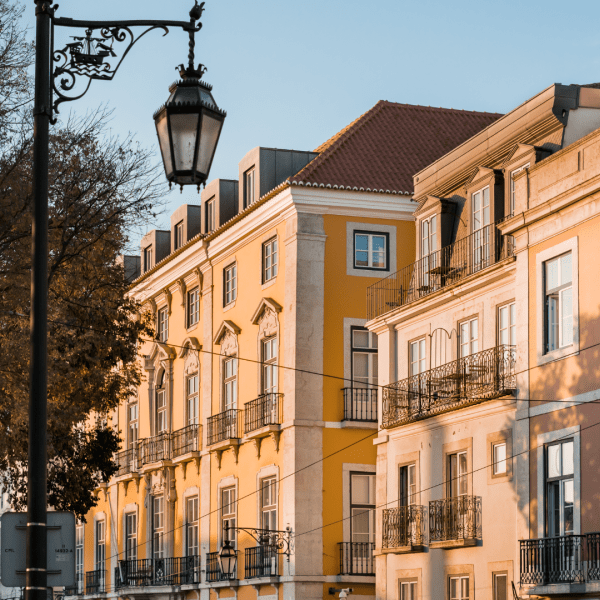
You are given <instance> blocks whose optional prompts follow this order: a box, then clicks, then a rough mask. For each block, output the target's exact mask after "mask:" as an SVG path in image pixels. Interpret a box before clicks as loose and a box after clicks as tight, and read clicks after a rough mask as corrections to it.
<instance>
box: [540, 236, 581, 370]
mask: <svg viewBox="0 0 600 600" xmlns="http://www.w3.org/2000/svg"><path fill="white" fill-rule="evenodd" d="M569 251H570V252H571V256H572V259H573V260H572V263H571V264H572V267H571V268H572V276H573V280H572V286H573V287H572V289H573V343H572V344H571V345H569V346H565V347H564V348H558V349H557V350H552V351H551V352H548V353H544V316H545V310H544V302H545V296H544V263H545V262H546V261H548V260H551V259H552V258H554V257H556V256H560V255H561V254H565V253H566V252H569ZM535 275H536V297H535V300H536V302H535V304H536V309H537V310H536V312H537V319H536V320H537V323H536V333H537V335H536V342H537V345H536V364H537V365H544V364H546V363H549V362H552V361H555V360H558V359H561V358H565V357H566V356H569V355H572V354H578V353H579V249H578V237H577V236H575V237H572V238H571V239H568V240H565V241H564V242H561V243H560V244H556V246H552V248H548V249H547V250H543V251H542V252H539V253H538V254H536V257H535Z"/></svg>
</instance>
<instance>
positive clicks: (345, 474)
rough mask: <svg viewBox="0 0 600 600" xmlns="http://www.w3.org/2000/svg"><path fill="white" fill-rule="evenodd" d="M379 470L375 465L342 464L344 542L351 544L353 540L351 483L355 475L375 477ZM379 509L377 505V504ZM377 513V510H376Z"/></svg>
mask: <svg viewBox="0 0 600 600" xmlns="http://www.w3.org/2000/svg"><path fill="white" fill-rule="evenodd" d="M376 471H377V469H376V466H375V465H368V464H360V463H343V464H342V518H343V519H344V522H343V525H342V538H343V541H344V542H350V541H352V539H351V531H352V528H351V525H350V519H351V513H350V502H351V500H352V499H351V498H350V481H351V476H352V474H353V473H365V474H368V475H375V476H377V473H376ZM375 496H377V478H376V479H375ZM375 506H376V507H377V503H375ZM375 510H376V513H377V508H376V509H375ZM376 516H377V514H376Z"/></svg>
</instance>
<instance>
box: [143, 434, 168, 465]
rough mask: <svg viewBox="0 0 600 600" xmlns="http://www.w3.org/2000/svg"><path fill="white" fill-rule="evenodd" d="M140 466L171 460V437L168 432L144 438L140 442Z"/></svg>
mask: <svg viewBox="0 0 600 600" xmlns="http://www.w3.org/2000/svg"><path fill="white" fill-rule="evenodd" d="M138 447H139V457H140V464H142V465H147V464H150V463H155V462H159V461H161V460H168V459H170V458H171V435H170V434H169V433H167V432H166V431H165V432H163V433H159V434H158V435H155V436H153V437H149V438H144V439H143V440H140V442H139V446H138Z"/></svg>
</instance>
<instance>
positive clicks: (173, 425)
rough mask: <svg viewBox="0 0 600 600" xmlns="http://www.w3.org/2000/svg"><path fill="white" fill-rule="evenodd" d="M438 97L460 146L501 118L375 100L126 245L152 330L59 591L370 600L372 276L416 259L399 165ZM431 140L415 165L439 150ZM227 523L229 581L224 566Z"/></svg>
mask: <svg viewBox="0 0 600 600" xmlns="http://www.w3.org/2000/svg"><path fill="white" fill-rule="evenodd" d="M431 111H434V112H435V118H436V119H438V120H439V119H442V120H443V119H445V118H451V119H453V120H454V121H456V120H457V119H458V121H460V122H462V121H464V123H463V126H462V127H461V128H455V132H454V134H453V135H454V138H455V139H454V143H455V144H458V143H460V142H461V141H462V140H463V139H466V138H467V137H469V135H472V133H474V131H477V130H479V129H481V127H482V126H483V125H484V124H486V123H485V121H486V120H487V121H488V122H489V121H490V120H493V119H495V118H496V117H495V116H487V117H483V116H481V115H482V114H481V113H465V115H466V116H465V117H464V118H463V117H461V116H459V117H456V114H455V113H457V112H458V111H444V110H443V109H425V108H423V107H407V106H406V105H395V104H392V103H378V104H377V105H376V106H375V107H374V108H373V109H371V111H369V112H367V113H365V115H363V116H362V117H360V119H358V120H357V121H355V122H354V123H353V124H352V125H350V126H349V127H348V128H346V129H345V130H343V131H342V132H340V134H338V135H336V136H334V138H332V139H331V140H329V141H328V142H327V143H325V144H324V145H323V146H321V147H320V148H318V149H317V150H316V151H315V152H296V151H288V150H275V149H268V148H256V149H254V150H252V151H251V152H249V153H248V154H247V155H246V156H245V157H244V158H243V159H242V161H241V162H240V165H239V171H240V173H239V179H237V180H215V181H213V182H211V183H210V184H208V185H207V187H206V188H205V190H204V191H203V193H202V197H201V205H200V206H189V205H186V206H182V207H180V208H179V209H178V210H177V211H176V212H175V213H174V214H173V215H172V218H171V228H170V231H156V230H155V231H152V232H150V233H149V234H147V235H146V236H145V237H144V239H143V240H142V244H141V256H140V257H139V258H138V257H126V258H125V270H126V272H127V273H129V274H130V276H132V278H133V279H134V281H133V283H132V285H131V288H130V293H131V295H132V296H134V297H135V298H136V299H137V300H139V301H140V302H142V303H143V304H144V306H145V307H146V308H147V309H148V310H150V311H151V312H152V313H153V314H154V315H156V334H157V339H156V340H148V341H146V342H144V344H143V345H142V346H141V347H140V361H141V364H142V366H143V369H144V372H145V381H144V383H143V384H142V385H141V387H140V389H139V390H138V393H137V395H136V396H135V397H132V398H131V399H130V401H129V402H128V403H127V404H124V405H122V406H120V407H119V409H118V410H117V411H115V413H114V414H113V415H112V417H111V418H112V423H113V425H114V426H115V427H117V428H118V429H119V431H120V432H121V437H122V440H123V446H122V451H121V452H120V453H119V454H118V456H117V462H118V465H119V471H118V473H117V475H116V476H115V477H113V478H112V479H111V480H110V481H109V482H107V483H106V484H104V485H103V486H102V488H101V489H100V490H98V505H97V507H96V508H95V509H94V510H93V511H91V513H90V514H89V515H88V518H87V522H86V523H85V525H80V526H79V527H78V531H77V546H78V554H77V556H78V572H79V574H80V575H79V576H80V581H79V584H78V588H76V589H72V590H67V593H68V594H79V595H85V596H89V597H110V598H120V597H123V598H125V597H127V598H134V597H142V596H143V597H148V596H153V597H154V596H156V597H165V598H166V597H169V598H175V597H176V598H189V599H190V600H191V599H192V598H193V599H197V598H199V597H201V598H202V599H204V600H208V599H209V598H211V599H216V598H229V597H232V598H233V597H235V598H239V599H240V600H246V599H248V600H250V599H255V598H257V597H261V598H262V597H264V598H269V599H275V598H281V599H283V598H286V599H287V598H290V599H292V598H303V599H304V598H307V599H308V598H315V599H316V598H324V597H329V593H330V592H329V590H330V588H332V587H333V588H336V589H341V588H352V589H353V590H354V592H353V593H354V595H357V596H361V597H363V598H364V600H370V599H372V598H374V595H375V571H374V560H373V549H374V546H375V522H374V518H373V515H374V514H375V512H374V509H375V472H376V464H375V463H376V448H375V447H374V446H373V438H374V437H375V436H376V435H377V418H378V416H377V389H378V388H377V385H378V382H377V376H378V375H377V374H378V367H377V356H378V350H377V338H376V336H375V335H374V334H372V333H370V332H369V331H368V330H367V329H366V328H365V324H366V320H367V311H366V289H367V287H368V286H369V285H371V284H373V283H374V282H376V281H377V280H378V279H380V278H381V277H382V276H385V275H386V274H388V273H393V272H395V271H396V270H397V269H399V268H402V267H404V266H406V265H407V264H409V263H410V262H411V261H412V260H413V259H414V247H415V238H414V217H413V211H414V205H413V203H412V200H411V194H412V188H411V187H410V181H411V179H410V178H411V175H412V173H411V170H412V169H413V168H414V164H415V163H414V160H415V159H413V160H412V162H410V161H406V163H404V162H403V160H404V158H405V157H406V156H411V147H410V143H413V142H411V140H412V139H413V135H414V131H415V130H419V127H423V128H426V127H427V126H428V123H430V122H431ZM473 115H476V120H477V122H476V123H475V124H473V123H472V121H473ZM477 115H479V116H477ZM434 126H435V124H434ZM451 137H452V136H451ZM373 140H375V141H377V142H378V143H377V144H375V145H373V143H372V141H373ZM444 143H447V140H446V141H445V142H444ZM426 148H427V150H428V151H427V152H423V151H422V152H421V158H420V159H419V160H420V161H421V164H420V165H419V166H424V165H425V164H427V162H430V161H431V160H433V159H435V158H436V157H437V156H439V155H440V154H441V152H442V148H440V147H439V146H436V145H435V144H433V145H431V144H430V145H429V146H426ZM361 153H362V155H365V156H366V155H368V156H370V157H371V158H372V159H373V165H372V166H371V167H368V166H367V165H366V164H364V159H362V158H361V156H362V155H361ZM361 160H362V162H363V164H362V166H360V162H361ZM417 164H418V161H417ZM357 165H359V166H358V167H357ZM407 181H408V182H409V183H408V184H407V183H406V182H407ZM226 532H227V533H226ZM226 535H227V536H228V537H229V539H230V540H231V541H232V543H233V544H234V546H235V548H236V550H237V556H238V561H237V566H236V569H235V572H234V573H233V574H232V576H231V578H229V577H224V576H223V575H222V573H221V571H220V569H219V567H218V564H217V552H218V551H219V549H220V548H221V547H222V545H223V544H224V541H225V539H224V538H225V536H226ZM279 542H280V543H279ZM278 543H279V545H280V546H281V548H280V550H279V551H277V549H276V547H277V545H278ZM288 550H289V551H288Z"/></svg>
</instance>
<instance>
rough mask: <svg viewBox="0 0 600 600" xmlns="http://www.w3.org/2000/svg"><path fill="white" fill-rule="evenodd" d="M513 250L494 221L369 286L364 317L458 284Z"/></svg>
mask: <svg viewBox="0 0 600 600" xmlns="http://www.w3.org/2000/svg"><path fill="white" fill-rule="evenodd" d="M514 253H515V248H514V240H513V238H512V236H508V235H502V234H501V233H500V231H499V230H498V229H497V227H496V224H493V225H488V226H486V227H484V228H483V229H480V230H479V231H475V232H474V233H472V234H471V235H468V236H466V237H464V238H462V239H460V240H458V241H457V242H455V243H454V244H450V245H449V246H446V247H445V248H442V249H441V250H438V251H437V252H433V253H432V254H430V255H429V256H426V257H424V258H421V259H420V260H418V261H416V262H414V263H413V264H412V265H408V266H407V267H405V268H404V269H401V270H400V271H397V272H396V273H394V274H392V275H390V276H389V277H386V278H385V279H382V280H381V281H378V282H377V283H375V284H373V285H372V286H370V287H369V288H368V290H367V318H368V319H369V320H371V319H376V318H377V317H379V316H381V315H383V314H385V313H387V312H389V311H391V310H395V309H397V308H399V307H401V306H406V305H408V304H410V303H411V302H415V301H417V300H420V299H421V298H425V297H426V296H430V295H431V294H433V293H435V292H437V291H439V290H443V289H444V288H448V287H450V286H452V285H454V284H457V283H460V282H461V281H463V280H465V279H467V278H468V277H470V276H471V275H474V274H476V273H479V272H481V271H483V270H484V269H487V268H488V267H490V266H492V265H494V264H496V263H498V262H500V261H501V260H503V259H505V258H508V257H510V256H514Z"/></svg>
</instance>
